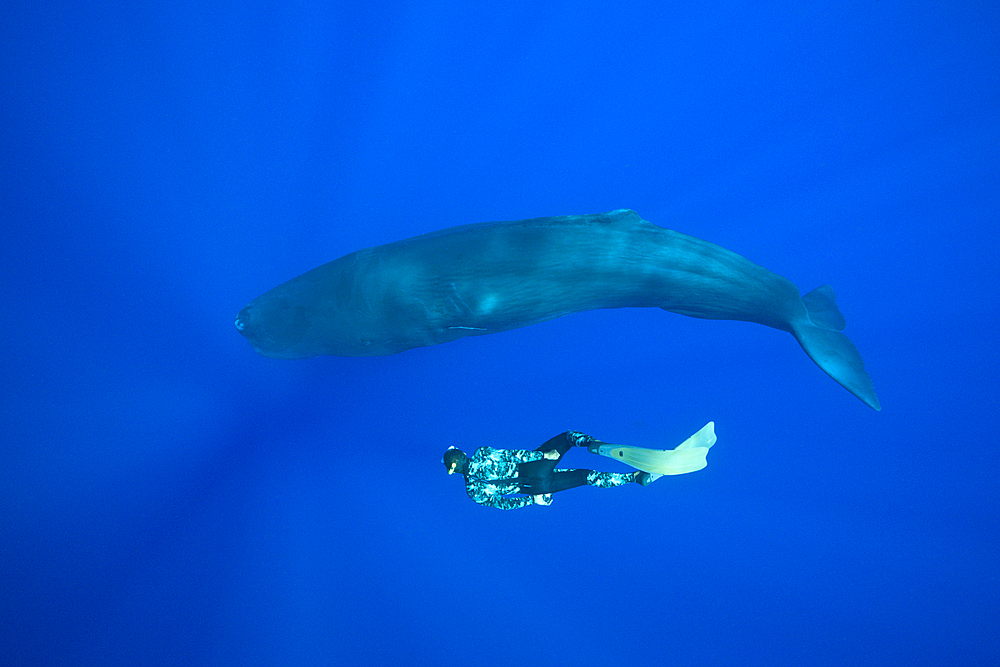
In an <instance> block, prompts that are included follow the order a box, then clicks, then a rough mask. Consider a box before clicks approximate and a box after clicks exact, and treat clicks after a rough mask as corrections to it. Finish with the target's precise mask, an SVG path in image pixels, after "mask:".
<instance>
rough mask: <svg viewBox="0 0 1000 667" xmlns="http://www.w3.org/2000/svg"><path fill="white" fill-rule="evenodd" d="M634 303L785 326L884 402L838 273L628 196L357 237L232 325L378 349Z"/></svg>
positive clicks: (296, 354) (847, 383) (303, 340)
mask: <svg viewBox="0 0 1000 667" xmlns="http://www.w3.org/2000/svg"><path fill="white" fill-rule="evenodd" d="M626 307H640V308H642V307H657V308H662V309H664V310H669V311H671V312H674V313H679V314H681V315H688V316H690V317H700V318H705V319H718V320H745V321H748V322H757V323H759V324H764V325H767V326H769V327H774V328H775V329H781V330H783V331H788V332H789V333H791V334H792V335H793V336H795V338H796V339H797V340H798V341H799V343H800V344H801V345H802V347H803V348H804V349H805V351H806V353H807V354H808V355H809V356H810V357H811V358H812V359H813V361H815V362H816V363H817V364H818V365H819V367H820V368H822V369H823V370H824V371H826V373H827V374H829V375H830V376H831V377H832V378H833V379H834V380H836V381H837V382H839V383H840V384H841V385H843V386H844V387H845V388H846V389H847V390H848V391H850V392H851V393H853V394H854V395H855V396H857V397H858V398H860V399H861V400H862V401H864V402H865V403H867V404H868V405H869V406H871V407H872V408H874V409H876V410H878V409H880V406H879V401H878V397H877V396H876V395H875V389H874V387H873V386H872V382H871V379H870V378H869V377H868V374H867V373H866V372H865V368H864V362H863V361H862V360H861V355H860V354H859V353H858V351H857V348H855V347H854V344H853V343H851V341H850V340H849V339H848V338H847V337H846V336H845V335H843V334H842V333H839V332H840V331H841V330H842V329H843V328H844V326H845V320H844V317H843V316H842V315H841V314H840V311H839V310H838V309H837V306H836V303H835V301H834V294H833V290H832V289H831V288H830V287H829V286H827V285H823V286H822V287H819V288H817V289H815V290H813V291H812V292H809V293H808V294H806V295H805V296H801V297H800V296H799V290H798V288H797V287H796V286H795V285H794V284H792V283H791V282H790V281H788V280H786V279H785V278H782V277H781V276H779V275H776V274H774V273H771V272H770V271H768V270H767V269H764V268H762V267H760V266H757V265H756V264H754V263H753V262H750V261H748V260H747V259H744V258H743V257H741V256H740V255H737V254H736V253H734V252H730V251H729V250H726V249H725V248H721V247H719V246H717V245H715V244H713V243H709V242H707V241H702V240H700V239H696V238H694V237H691V236H687V235H685V234H681V233H678V232H675V231H672V230H669V229H664V228H662V227H658V226H656V225H654V224H651V223H649V222H646V221H645V220H643V219H642V218H641V217H639V214H638V213H636V212H635V211H631V210H628V209H621V210H617V211H611V212H609V213H600V214H593V215H569V216H558V217H551V218H533V219H529V220H516V221H509V222H485V223H479V224H474V225H464V226H461V227H453V228H450V229H444V230H441V231H439V232H433V233H430V234H423V235H421V236H416V237H413V238H411V239H406V240H403V241H397V242H395V243H388V244H386V245H382V246H378V247H375V248H365V249H364V250H358V251H356V252H352V253H350V254H349V255H345V256H343V257H341V258H340V259H336V260H334V261H332V262H328V263H327V264H323V265H322V266H319V267H317V268H315V269H313V270H312V271H308V272H306V273H304V274H302V275H301V276H299V277H297V278H293V279H292V280H289V281H288V282H286V283H283V284H281V285H278V286H277V287H275V288H274V289H272V290H271V291H269V292H265V293H264V294H262V295H261V296H259V297H257V298H256V299H254V300H253V301H251V302H250V304H249V305H247V306H246V307H245V308H244V309H243V310H241V311H240V313H239V316H238V317H237V319H236V328H237V329H239V331H240V333H242V334H243V335H244V336H245V337H246V339H247V340H248V341H249V342H250V344H251V345H252V346H253V347H254V349H256V350H257V351H258V352H259V353H260V354H262V355H264V356H266V357H273V358H279V359H301V358H306V357H314V356H317V355H340V356H375V355H386V354H396V353H397V352H402V351H404V350H409V349H410V348H414V347H422V346H425V345H437V344H438V343H446V342H448V341H451V340H455V339H458V338H463V337H465V336H478V335H482V334H488V333H496V332H499V331H506V330H508V329H516V328H518V327H523V326H527V325H529V324H534V323H536V322H543V321H545V320H550V319H553V318H556V317H561V316H563V315H568V314H570V313H576V312H580V311H585V310H593V309H595V308H626Z"/></svg>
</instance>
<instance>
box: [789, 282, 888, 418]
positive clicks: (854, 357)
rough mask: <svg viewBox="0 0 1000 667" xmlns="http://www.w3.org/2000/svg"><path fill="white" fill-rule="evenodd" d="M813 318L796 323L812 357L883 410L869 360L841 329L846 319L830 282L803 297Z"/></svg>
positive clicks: (829, 372)
mask: <svg viewBox="0 0 1000 667" xmlns="http://www.w3.org/2000/svg"><path fill="white" fill-rule="evenodd" d="M802 302H803V303H804V304H805V305H806V310H808V311H809V319H810V322H804V323H800V324H799V325H797V326H795V329H794V331H792V334H793V335H794V336H795V338H796V340H798V341H799V345H801V346H802V349H803V350H805V351H806V354H808V355H809V358H810V359H812V360H813V361H815V362H816V365H818V366H819V367H820V368H822V369H823V371H824V372H825V373H826V374H827V375H829V376H830V377H832V378H833V379H834V380H836V381H837V382H839V383H840V385H841V386H842V387H844V388H845V389H847V391H849V392H851V393H852V394H854V395H855V396H857V397H858V398H860V399H861V400H862V401H864V402H865V403H866V404H867V405H869V406H870V407H872V408H874V409H876V410H881V409H882V406H881V404H879V401H878V396H876V394H875V386H874V385H873V384H872V379H871V378H870V377H869V376H868V373H867V371H865V362H864V361H863V360H862V359H861V353H860V352H858V348H856V347H855V346H854V343H852V342H851V339H850V338H848V337H847V336H845V335H844V334H842V333H840V330H841V329H843V328H844V326H845V324H846V321H845V320H844V316H843V315H841V313H840V310H839V309H838V308H837V302H836V297H835V296H834V293H833V289H832V288H831V287H830V286H829V285H823V286H821V287H817V288H816V289H814V290H813V291H812V292H809V293H808V294H806V295H805V296H803V297H802Z"/></svg>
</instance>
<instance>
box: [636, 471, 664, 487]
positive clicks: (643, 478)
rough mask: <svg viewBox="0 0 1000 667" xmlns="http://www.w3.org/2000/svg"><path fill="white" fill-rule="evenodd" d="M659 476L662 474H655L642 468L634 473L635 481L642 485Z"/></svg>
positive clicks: (653, 480)
mask: <svg viewBox="0 0 1000 667" xmlns="http://www.w3.org/2000/svg"><path fill="white" fill-rule="evenodd" d="M661 477H663V475H657V474H656V473H653V472H646V471H644V470H640V471H639V472H637V473H636V474H635V481H636V482H638V483H639V484H642V485H643V486H649V485H650V484H652V483H653V482H655V481H656V480H658V479H660V478H661Z"/></svg>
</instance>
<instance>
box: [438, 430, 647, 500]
mask: <svg viewBox="0 0 1000 667" xmlns="http://www.w3.org/2000/svg"><path fill="white" fill-rule="evenodd" d="M601 446H609V445H608V443H604V442H601V441H600V440H596V439H595V438H593V437H591V436H589V435H586V434H584V433H579V432H577V431H566V432H565V433H560V434H559V435H557V436H555V437H554V438H551V439H550V440H548V441H546V442H545V444H543V445H542V446H541V447H539V448H538V449H536V450H534V451H527V450H523V449H494V448H492V447H485V446H484V447H480V448H479V449H477V450H476V451H475V453H474V454H473V455H472V456H471V457H469V456H467V455H466V453H465V452H463V451H462V450H461V449H458V448H457V447H449V448H448V450H447V451H446V452H445V453H444V456H443V457H442V458H441V462H442V463H444V465H445V468H446V469H447V470H448V474H449V475H451V474H453V473H460V474H461V475H462V476H463V477H464V478H465V491H466V493H468V494H469V497H470V498H472V499H473V500H475V501H476V502H477V503H479V504H480V505H486V506H487V507H495V508H497V509H501V510H512V509H518V508H520V507H526V506H528V505H548V504H550V503H551V502H552V494H553V493H556V492H559V491H565V490H566V489H572V488H574V487H577V486H583V485H585V484H586V485H588V486H596V487H599V488H602V489H610V488H612V487H615V486H623V485H625V484H630V483H632V482H636V483H638V484H641V485H642V486H646V485H648V484H651V483H653V482H654V481H656V480H657V479H659V478H660V477H661V476H662V475H659V474H655V473H650V472H644V471H642V470H636V471H634V472H600V471H598V470H586V469H583V468H575V469H560V468H556V465H558V463H559V461H560V460H562V457H563V455H564V454H566V452H568V451H569V450H570V449H571V448H572V447H586V448H587V449H588V450H589V451H590V452H592V453H594V454H599V453H601V452H600V451H599V449H600V447H601ZM509 494H523V495H521V496H520V497H508V495H509Z"/></svg>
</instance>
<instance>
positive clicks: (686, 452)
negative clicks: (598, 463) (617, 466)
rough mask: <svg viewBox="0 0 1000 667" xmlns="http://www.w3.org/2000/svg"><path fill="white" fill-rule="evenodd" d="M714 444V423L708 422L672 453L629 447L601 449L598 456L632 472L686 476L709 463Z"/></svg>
mask: <svg viewBox="0 0 1000 667" xmlns="http://www.w3.org/2000/svg"><path fill="white" fill-rule="evenodd" d="M714 444H715V422H708V423H707V424H705V426H704V427H703V428H702V429H701V430H700V431H698V432H697V433H695V434H694V435H692V436H691V437H690V438H688V439H687V440H685V441H684V442H682V443H681V444H679V445H677V446H676V447H674V448H673V449H646V448H645V447H631V446H628V445H601V446H599V447H598V448H597V451H594V450H591V451H594V453H595V454H600V455H601V456H607V457H608V458H609V459H614V460H616V461H621V462H623V463H626V464H628V465H630V466H632V467H633V468H638V469H639V470H645V471H646V472H651V473H655V474H658V475H683V474H684V473H687V472H694V471H695V470H701V469H702V468H704V467H705V466H706V465H708V461H707V460H706V458H705V457H706V456H708V449H709V448H710V447H711V446H712V445H714Z"/></svg>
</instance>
